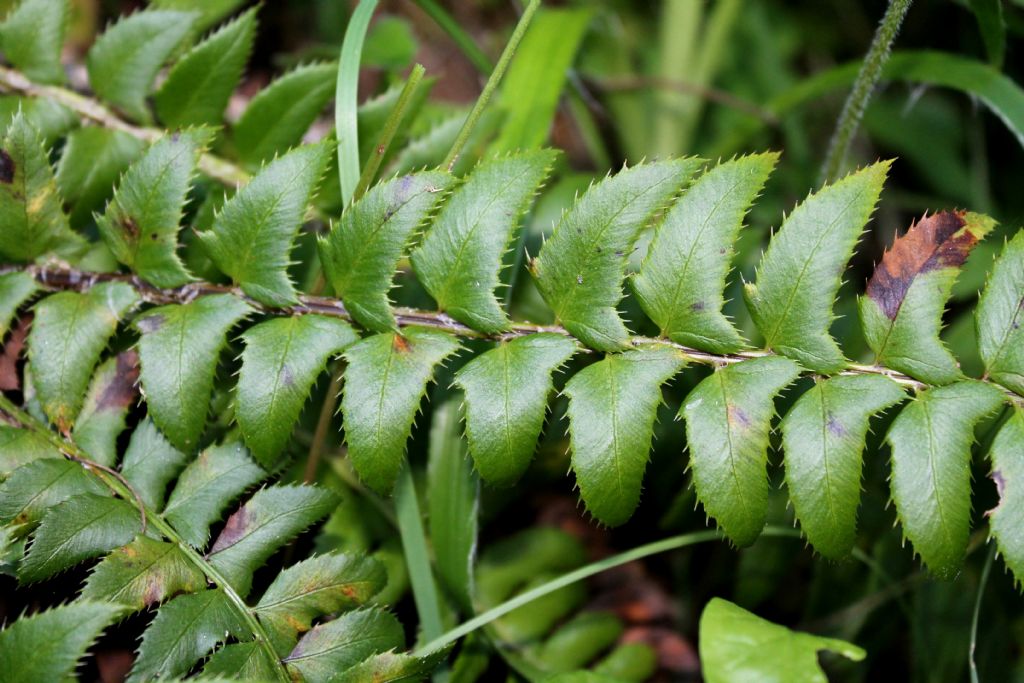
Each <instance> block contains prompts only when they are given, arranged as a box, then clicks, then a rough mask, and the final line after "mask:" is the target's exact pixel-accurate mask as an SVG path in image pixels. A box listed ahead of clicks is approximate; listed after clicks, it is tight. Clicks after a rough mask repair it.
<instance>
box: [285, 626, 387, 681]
mask: <svg viewBox="0 0 1024 683" xmlns="http://www.w3.org/2000/svg"><path fill="white" fill-rule="evenodd" d="M404 645H405V634H404V633H403V631H402V625H401V624H400V623H399V622H398V619H396V618H395V617H394V616H393V615H392V614H391V613H389V612H385V611H384V610H382V609H379V608H373V609H360V610H356V611H353V612H346V613H345V614H342V615H341V616H340V617H338V618H337V619H335V620H334V621H329V622H327V623H326V624H321V625H319V626H317V627H315V628H314V629H313V630H312V631H310V632H309V633H307V634H306V635H304V636H303V637H302V639H301V640H300V641H299V643H298V645H296V646H295V649H294V650H292V652H291V654H289V655H288V656H287V657H285V659H284V664H285V666H286V667H287V668H288V671H289V672H290V673H291V674H292V676H294V677H297V678H298V677H301V680H303V681H306V683H322V682H326V681H331V680H337V678H338V677H339V674H342V673H344V672H345V671H346V670H348V669H350V668H351V667H353V666H355V665H356V664H359V663H360V662H362V661H363V660H364V659H366V658H367V657H369V656H371V655H375V654H378V653H381V652H387V651H388V650H392V649H396V648H400V647H403V646H404ZM296 674H298V676H296ZM344 679H345V680H349V677H348V676H345V677H344ZM389 680H390V679H389Z"/></svg>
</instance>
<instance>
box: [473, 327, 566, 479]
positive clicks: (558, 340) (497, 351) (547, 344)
mask: <svg viewBox="0 0 1024 683" xmlns="http://www.w3.org/2000/svg"><path fill="white" fill-rule="evenodd" d="M576 348H577V347H576V343H575V342H574V341H573V340H572V339H571V338H569V337H564V336H562V335H559V334H550V333H543V334H531V335H529V336H526V337H518V338H516V339H513V340H511V341H507V342H500V343H499V344H498V345H497V346H496V347H495V348H494V349H491V350H490V351H488V352H486V353H483V354H480V355H479V356H477V357H476V358H474V359H473V360H471V361H470V362H468V363H466V364H465V365H464V366H462V368H461V369H460V370H459V371H458V373H456V375H455V384H456V385H458V386H459V388H461V389H462V391H463V392H465V395H466V408H465V410H466V437H467V439H468V441H469V452H470V454H471V455H472V456H473V462H474V464H475V465H476V468H477V470H478V471H479V472H480V476H481V477H483V478H484V480H486V481H487V482H489V483H492V484H497V485H500V486H509V485H511V484H513V483H515V482H516V480H518V479H519V477H521V476H522V475H523V472H525V471H526V468H527V467H529V465H530V459H531V458H532V457H533V452H534V450H535V449H536V447H537V439H538V438H539V437H540V433H541V430H542V429H543V427H544V414H545V413H546V412H547V407H548V396H549V395H550V394H551V390H552V388H553V387H554V384H553V382H552V379H551V373H553V372H554V371H555V370H556V369H558V368H559V367H561V366H562V365H563V364H565V362H566V361H568V360H569V358H570V357H571V356H572V355H573V354H574V353H575V352H576Z"/></svg>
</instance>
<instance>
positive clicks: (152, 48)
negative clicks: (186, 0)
mask: <svg viewBox="0 0 1024 683" xmlns="http://www.w3.org/2000/svg"><path fill="white" fill-rule="evenodd" d="M196 18H197V15H196V14H195V13H194V12H174V11H171V10H145V11H142V12H136V13H135V14H132V15H129V16H126V17H124V18H122V19H119V20H118V21H117V22H116V23H114V24H113V25H111V26H110V27H109V28H107V30H106V31H104V32H103V34H102V35H101V36H100V37H99V38H97V39H96V42H95V43H93V46H92V48H91V49H90V50H89V54H88V55H87V56H86V62H85V63H86V67H87V68H88V70H89V84H90V85H91V86H92V89H93V91H94V92H95V93H96V94H97V95H98V96H99V97H100V99H103V100H106V101H107V102H109V103H110V104H112V105H114V106H115V107H117V108H118V109H121V110H122V111H124V113H126V114H127V115H128V116H130V117H132V118H133V119H135V120H138V121H148V120H149V118H150V116H149V112H148V111H147V109H146V96H147V95H149V89H150V88H151V87H152V86H153V81H154V79H155V78H156V74H157V72H158V71H159V70H160V67H162V66H163V65H164V63H165V62H167V60H168V59H169V58H170V57H171V55H172V54H174V52H175V51H176V50H177V49H178V48H179V47H180V46H181V44H182V43H183V42H184V41H185V39H186V38H188V37H189V36H190V35H191V33H192V30H193V25H194V24H195V20H196Z"/></svg>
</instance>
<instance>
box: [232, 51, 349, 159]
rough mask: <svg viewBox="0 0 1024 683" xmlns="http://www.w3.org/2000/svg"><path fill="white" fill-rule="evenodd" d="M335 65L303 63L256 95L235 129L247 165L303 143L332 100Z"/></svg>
mask: <svg viewBox="0 0 1024 683" xmlns="http://www.w3.org/2000/svg"><path fill="white" fill-rule="evenodd" d="M337 73H338V65H337V64H304V65H302V66H300V67H298V68H297V69H294V70H292V71H289V72H288V73H286V74H284V75H283V76H281V77H280V78H278V79H276V80H275V81H274V82H272V83H271V84H270V85H268V86H267V87H266V88H264V89H263V90H261V91H260V92H259V93H257V94H256V97H254V98H252V100H251V101H250V102H249V106H247V107H246V108H245V111H244V112H242V116H241V118H239V119H238V123H236V124H235V127H234V139H235V147H236V148H237V149H238V152H239V155H240V156H241V157H242V161H244V162H245V163H247V164H249V165H250V166H257V165H259V164H260V162H263V161H266V160H267V159H272V158H273V157H274V155H275V154H278V153H280V152H283V151H285V150H286V149H288V148H289V147H292V146H293V145H295V144H297V143H298V142H299V141H300V140H302V136H303V135H305V133H306V131H307V130H308V129H309V127H310V125H312V123H313V121H315V120H316V117H317V116H319V115H320V112H322V111H323V110H324V107H326V106H327V104H328V103H329V102H330V101H331V100H332V99H333V98H334V81H335V77H336V76H337Z"/></svg>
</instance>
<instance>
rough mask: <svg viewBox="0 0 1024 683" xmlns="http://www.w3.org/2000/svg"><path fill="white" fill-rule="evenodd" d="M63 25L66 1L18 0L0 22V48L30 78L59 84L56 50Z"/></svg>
mask: <svg viewBox="0 0 1024 683" xmlns="http://www.w3.org/2000/svg"><path fill="white" fill-rule="evenodd" d="M67 26H68V0H22V2H21V3H20V4H19V5H18V6H17V8H15V9H14V11H13V12H11V13H10V14H8V15H7V18H6V19H4V23H3V24H0V48H2V49H3V51H4V56H5V57H6V58H7V61H9V62H10V63H11V64H13V65H14V66H15V67H16V68H17V69H19V70H20V71H21V72H22V73H24V74H25V75H26V76H28V77H29V78H30V79H32V80H33V81H36V82H38V83H63V82H64V81H65V80H66V76H65V75H64V67H63V66H61V63H60V52H61V49H62V48H63V47H64V34H65V33H66V32H67Z"/></svg>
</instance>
